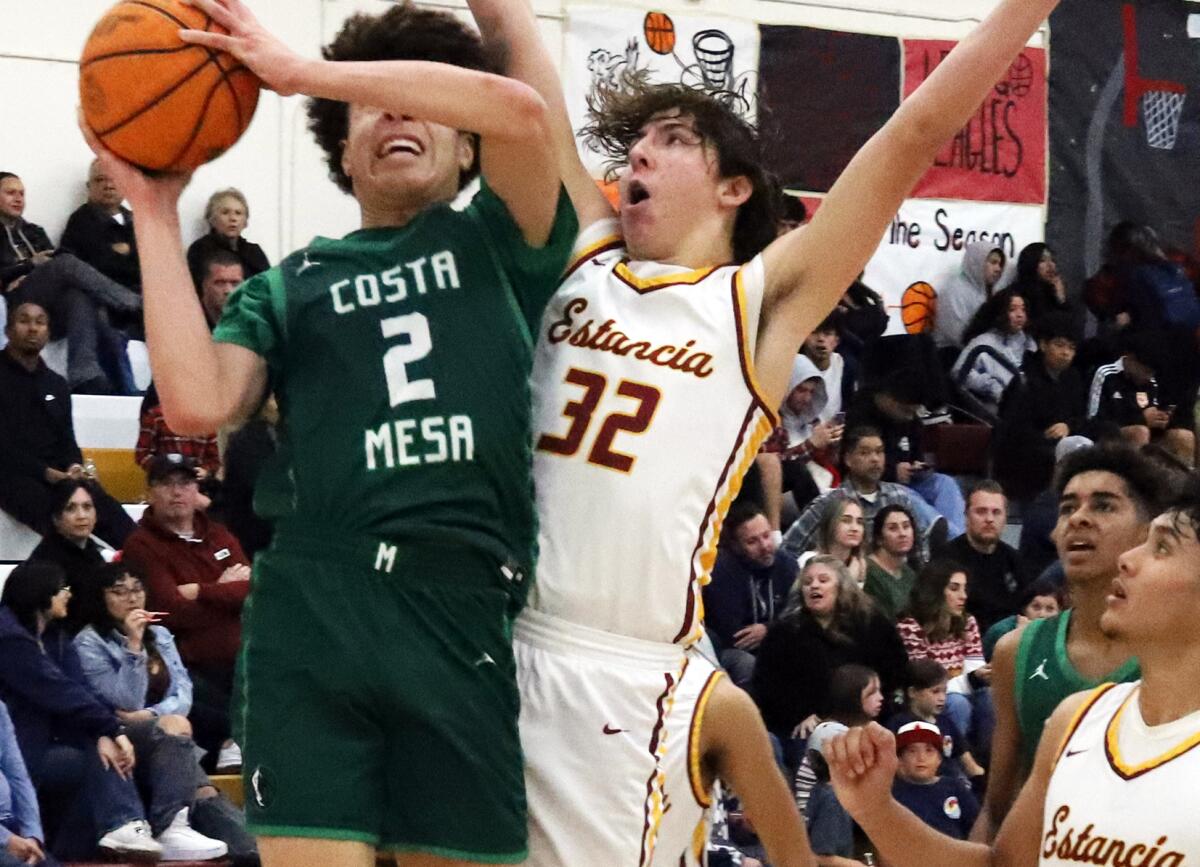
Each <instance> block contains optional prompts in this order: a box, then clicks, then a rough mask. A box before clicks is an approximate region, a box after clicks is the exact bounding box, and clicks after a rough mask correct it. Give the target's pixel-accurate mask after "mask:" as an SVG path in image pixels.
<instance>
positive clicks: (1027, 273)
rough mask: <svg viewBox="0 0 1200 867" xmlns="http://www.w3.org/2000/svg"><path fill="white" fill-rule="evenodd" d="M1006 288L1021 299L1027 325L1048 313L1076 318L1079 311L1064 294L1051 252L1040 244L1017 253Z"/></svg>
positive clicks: (1065, 290)
mask: <svg viewBox="0 0 1200 867" xmlns="http://www.w3.org/2000/svg"><path fill="white" fill-rule="evenodd" d="M1009 288H1010V289H1013V290H1014V291H1016V292H1018V293H1020V294H1021V295H1022V296H1024V298H1025V303H1026V305H1027V306H1028V311H1027V312H1028V314H1029V321H1030V322H1031V323H1036V322H1037V321H1038V320H1039V319H1041V318H1042V317H1043V316H1044V315H1046V314H1047V313H1051V312H1059V313H1070V314H1072V315H1076V316H1077V315H1078V314H1079V312H1080V311H1079V310H1078V309H1077V307H1076V305H1075V304H1074V303H1073V302H1072V301H1071V299H1070V297H1069V296H1068V295H1067V285H1066V283H1064V282H1063V278H1062V275H1061V274H1059V273H1058V263H1057V262H1056V261H1055V259H1054V251H1053V250H1051V249H1050V248H1049V247H1047V246H1046V245H1045V244H1043V243H1041V242H1040V241H1037V242H1034V243H1032V244H1026V245H1025V247H1024V248H1023V249H1022V250H1021V252H1020V254H1018V256H1017V276H1016V277H1015V278H1014V279H1013V282H1012V284H1011V285H1010V286H1009Z"/></svg>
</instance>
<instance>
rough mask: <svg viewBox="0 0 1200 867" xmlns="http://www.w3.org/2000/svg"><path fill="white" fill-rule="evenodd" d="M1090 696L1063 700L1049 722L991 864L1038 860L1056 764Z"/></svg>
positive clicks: (1018, 866)
mask: <svg viewBox="0 0 1200 867" xmlns="http://www.w3.org/2000/svg"><path fill="white" fill-rule="evenodd" d="M1090 695H1091V693H1090V692H1081V693H1076V694H1075V695H1072V696H1068V697H1067V698H1065V699H1063V701H1062V704H1060V705H1059V706H1058V708H1057V709H1056V710H1055V711H1054V713H1053V714H1051V716H1050V719H1049V720H1048V721H1047V722H1046V728H1045V730H1044V731H1043V732H1042V740H1041V742H1040V743H1039V744H1038V751H1037V758H1036V759H1034V762H1033V770H1032V771H1031V772H1030V774H1029V779H1028V780H1026V781H1025V785H1024V786H1023V787H1022V788H1021V793H1020V794H1019V795H1018V796H1017V800H1016V803H1014V804H1013V808H1012V810H1010V811H1009V813H1008V816H1007V817H1005V819H1004V822H1003V823H1002V824H1001V826H1000V833H999V834H998V835H997V836H996V843H995V846H994V847H993V850H992V852H993V857H992V864H993V865H996V867H1023V865H1027V864H1036V863H1038V857H1039V850H1040V848H1041V842H1042V817H1043V815H1044V814H1045V811H1046V790H1047V789H1048V788H1049V786H1050V776H1051V775H1052V774H1053V773H1054V765H1055V763H1056V762H1057V760H1058V754H1059V752H1060V750H1061V749H1062V746H1063V739H1064V738H1065V737H1066V735H1067V732H1068V729H1069V728H1070V725H1071V721H1072V720H1073V719H1074V718H1075V714H1076V712H1077V711H1078V710H1079V709H1080V708H1081V707H1082V706H1083V704H1084V702H1085V701H1087V699H1088V697H1089V696H1090Z"/></svg>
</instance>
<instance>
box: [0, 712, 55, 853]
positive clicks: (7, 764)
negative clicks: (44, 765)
mask: <svg viewBox="0 0 1200 867" xmlns="http://www.w3.org/2000/svg"><path fill="white" fill-rule="evenodd" d="M45 850H46V832H45V831H44V830H42V813H41V810H40V809H39V808H38V802H37V792H35V791H34V788H33V780H31V779H30V777H29V771H28V769H26V767H25V760H24V759H23V758H21V747H20V745H18V744H17V732H16V729H14V728H13V723H12V718H11V717H10V716H9V715H8V708H6V707H5V706H4V702H0V867H25V865H28V864H32V865H40V867H59V863H58V859H56V858H55V857H54V856H53V855H49V856H48V855H46V851H45Z"/></svg>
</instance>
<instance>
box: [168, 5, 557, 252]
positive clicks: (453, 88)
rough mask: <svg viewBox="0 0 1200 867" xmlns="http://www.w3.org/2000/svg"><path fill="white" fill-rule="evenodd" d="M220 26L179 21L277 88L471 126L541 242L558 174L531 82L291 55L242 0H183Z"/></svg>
mask: <svg viewBox="0 0 1200 867" xmlns="http://www.w3.org/2000/svg"><path fill="white" fill-rule="evenodd" d="M188 2H190V3H191V4H192V5H193V6H195V7H197V8H198V9H200V10H202V11H204V12H205V13H206V14H208V15H211V16H212V17H213V20H214V21H216V22H217V23H218V24H220V25H221V26H222V27H224V28H225V29H226V30H228V31H229V34H228V35H224V34H219V33H210V32H207V31H199V30H185V31H182V33H181V34H180V35H181V36H182V37H183V39H184V40H186V41H188V42H193V43H196V44H197V45H205V46H207V47H209V48H214V49H217V50H219V51H228V52H229V53H230V54H233V55H234V56H235V57H237V58H238V59H239V60H241V61H242V62H243V63H245V64H246V66H248V67H249V68H250V70H251V71H252V72H254V74H255V75H257V76H258V77H259V78H261V79H262V81H263V83H264V84H266V85H267V86H268V87H270V88H271V89H273V90H275V91H277V92H279V93H281V94H284V95H286V94H292V93H303V94H305V95H306V96H315V97H319V98H321V99H332V100H337V101H339V102H348V103H358V104H360V105H371V106H375V107H377V108H381V109H384V110H386V111H390V112H392V113H393V114H396V115H407V116H410V117H416V118H420V119H421V120H425V121H429V122H432V123H437V124H441V125H443V126H448V127H451V128H453V129H458V130H466V131H469V132H474V133H478V134H479V136H480V139H481V151H482V152H481V155H480V157H481V165H482V169H483V175H484V177H485V178H486V179H487V182H488V185H489V186H490V187H491V188H492V189H493V190H494V191H495V193H496V195H498V196H499V197H500V198H501V199H503V200H504V203H505V204H506V205H507V206H508V209H509V211H511V212H512V215H513V218H514V219H515V220H516V222H517V225H519V226H520V227H521V230H522V232H523V233H524V235H525V240H526V241H528V242H529V243H530V244H532V245H535V246H540V245H541V244H544V243H545V242H546V239H547V238H548V237H549V235H550V227H551V225H552V224H553V222H554V214H555V211H556V209H557V204H558V196H557V192H558V189H559V175H558V171H557V168H556V165H555V152H554V146H553V144H552V142H551V138H550V121H549V112H548V111H547V109H546V103H545V102H544V101H543V100H542V98H541V97H540V96H538V94H537V93H535V92H534V91H533V89H532V88H530V87H528V86H526V85H524V84H521V83H520V82H517V81H514V80H512V79H510V78H505V77H504V76H501V75H492V74H490V73H486V72H479V71H478V70H474V69H464V68H462V67H458V66H452V65H450V64H446V63H430V62H426V61H416V60H383V61H346V62H331V61H326V60H310V59H307V58H303V57H300V56H299V55H298V54H296V53H295V52H293V51H292V50H291V49H289V48H288V47H287V46H286V45H284V44H283V43H282V42H280V41H279V40H278V39H276V38H275V36H273V35H272V34H271V33H270V32H268V31H267V29H266V28H264V27H263V26H262V25H261V24H259V22H258V21H257V20H256V19H255V17H254V15H253V14H252V13H251V12H250V10H249V8H248V7H247V6H246V4H245V3H243V2H242V0H188Z"/></svg>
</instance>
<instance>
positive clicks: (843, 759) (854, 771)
mask: <svg viewBox="0 0 1200 867" xmlns="http://www.w3.org/2000/svg"><path fill="white" fill-rule="evenodd" d="M825 761H826V762H827V763H828V764H829V778H830V780H831V781H832V783H833V790H834V792H835V793H836V794H837V798H838V801H840V802H841V804H842V806H843V807H845V808H846V811H847V812H848V813H850V815H851V816H854V817H855V818H858V817H859V816H863V815H866V814H868V813H871V812H873V811H874V810H876V809H878V808H880V807H882V806H884V805H885V804H887V803H889V802H890V801H891V799H892V780H893V778H894V777H895V776H896V764H897V762H896V738H895V736H894V735H893V734H892V733H891V732H890V731H888V730H887V729H885V728H884V727H883V726H881V725H879V723H868V724H867V725H866V726H861V727H856V728H852V729H850V731H848V732H846V733H845V734H843V735H838V736H837V737H836V738H834V739H833V740H832V741H830V743H829V745H828V746H826V747H825Z"/></svg>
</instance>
